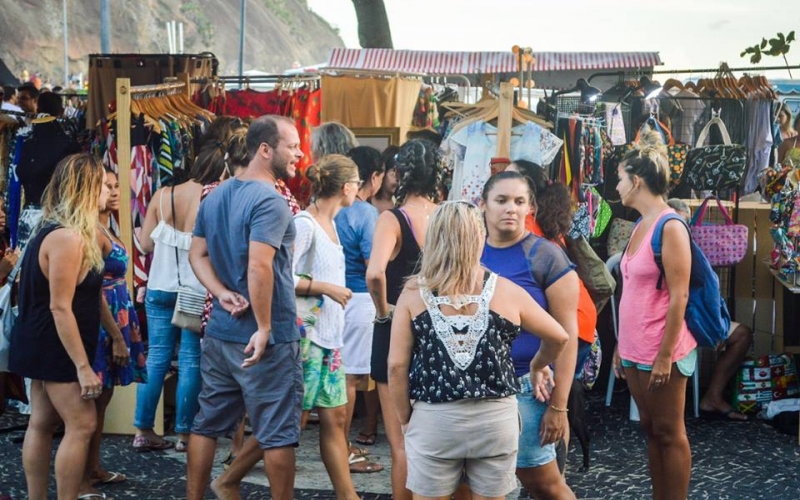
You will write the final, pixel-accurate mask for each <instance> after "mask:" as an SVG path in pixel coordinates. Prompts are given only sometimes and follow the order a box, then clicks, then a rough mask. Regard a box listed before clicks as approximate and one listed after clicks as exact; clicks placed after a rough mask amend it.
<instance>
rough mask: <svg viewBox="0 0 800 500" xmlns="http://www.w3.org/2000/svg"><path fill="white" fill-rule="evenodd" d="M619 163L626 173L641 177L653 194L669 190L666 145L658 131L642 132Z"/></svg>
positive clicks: (664, 192)
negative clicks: (637, 141)
mask: <svg viewBox="0 0 800 500" xmlns="http://www.w3.org/2000/svg"><path fill="white" fill-rule="evenodd" d="M621 164H622V165H623V168H624V170H625V171H626V172H627V173H628V174H630V175H637V176H639V177H641V178H642V180H644V182H645V184H646V185H647V187H648V188H649V189H650V191H651V192H652V193H653V194H661V195H663V194H666V193H667V192H669V159H668V157H667V146H666V145H665V144H664V141H663V140H662V138H661V134H659V133H658V132H656V131H654V130H648V131H647V132H645V133H643V134H642V135H641V137H640V138H639V144H637V145H636V147H635V148H634V149H633V151H631V152H629V153H628V154H626V155H625V156H624V157H623V158H622V163H621Z"/></svg>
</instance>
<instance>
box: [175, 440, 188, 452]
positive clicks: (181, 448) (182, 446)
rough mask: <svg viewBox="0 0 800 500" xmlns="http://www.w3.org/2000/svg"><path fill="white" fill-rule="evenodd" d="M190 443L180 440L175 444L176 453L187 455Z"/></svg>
mask: <svg viewBox="0 0 800 500" xmlns="http://www.w3.org/2000/svg"><path fill="white" fill-rule="evenodd" d="M188 446H189V443H187V442H186V441H183V440H182V439H179V440H178V442H177V443H175V451H177V452H178V453H186V449H187V448H188Z"/></svg>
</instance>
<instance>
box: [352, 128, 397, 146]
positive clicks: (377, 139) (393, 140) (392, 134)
mask: <svg viewBox="0 0 800 500" xmlns="http://www.w3.org/2000/svg"><path fill="white" fill-rule="evenodd" d="M350 130H351V131H352V132H353V134H355V136H356V139H358V144H359V145H361V146H372V147H373V148H375V149H377V150H378V151H383V150H384V149H386V148H387V147H389V146H399V145H400V127H355V128H350Z"/></svg>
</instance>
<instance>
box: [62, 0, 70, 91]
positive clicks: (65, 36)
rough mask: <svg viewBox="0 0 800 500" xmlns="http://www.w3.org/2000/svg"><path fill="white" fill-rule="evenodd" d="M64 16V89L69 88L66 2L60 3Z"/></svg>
mask: <svg viewBox="0 0 800 500" xmlns="http://www.w3.org/2000/svg"><path fill="white" fill-rule="evenodd" d="M61 6H62V10H63V14H64V89H65V90H66V89H68V88H69V50H68V48H69V44H68V43H67V0H62V1H61Z"/></svg>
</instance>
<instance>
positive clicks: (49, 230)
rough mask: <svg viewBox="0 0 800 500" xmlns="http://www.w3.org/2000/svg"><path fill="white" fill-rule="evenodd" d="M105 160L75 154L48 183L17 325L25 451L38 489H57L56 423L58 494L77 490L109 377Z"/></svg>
mask: <svg viewBox="0 0 800 500" xmlns="http://www.w3.org/2000/svg"><path fill="white" fill-rule="evenodd" d="M104 180H105V171H104V170H103V165H102V164H101V163H100V160H98V159H96V158H95V157H93V156H90V155H83V154H79V155H72V156H68V157H67V158H65V159H64V160H62V161H61V162H60V163H59V164H58V166H57V167H56V171H55V173H54V174H53V177H52V179H51V180H50V183H49V184H48V185H47V188H46V189H45V192H44V195H43V198H42V204H43V207H42V209H43V226H42V228H41V230H40V231H39V232H38V234H36V235H35V236H34V237H33V238H32V239H31V241H30V243H29V245H28V246H27V249H26V251H25V257H24V261H23V264H22V273H21V278H20V288H19V318H18V319H17V322H16V324H15V325H14V329H13V330H12V332H11V351H10V368H11V371H12V372H15V373H18V374H19V375H22V376H25V377H28V378H30V379H32V384H31V407H32V413H31V418H30V422H29V423H28V431H27V432H26V433H25V444H24V445H23V448H22V458H23V463H24V466H25V477H26V479H27V482H28V497H29V498H35V499H42V498H46V497H47V483H48V472H47V471H48V470H49V467H50V450H51V447H52V440H53V431H54V429H55V423H56V422H58V421H60V420H63V421H64V423H65V427H66V432H65V434H64V439H63V440H62V441H61V445H60V446H59V448H58V452H57V453H56V487H57V489H58V498H77V497H78V489H79V486H80V482H81V479H82V478H83V473H84V467H85V465H86V457H87V453H88V446H89V440H90V438H91V437H92V434H93V433H94V429H95V424H96V418H97V412H96V409H95V403H94V398H96V397H98V396H99V395H100V393H101V391H102V383H101V381H100V379H99V378H98V376H97V374H95V372H94V370H93V369H92V364H91V363H90V362H89V359H91V357H93V355H94V353H95V350H96V344H97V338H98V332H99V331H100V288H101V285H102V283H103V275H102V271H103V256H102V254H101V252H100V247H99V245H98V244H97V240H96V236H95V231H96V227H97V220H98V214H99V211H100V208H101V207H103V208H105V205H106V200H107V199H108V194H109V190H108V188H107V187H106V186H105V183H104Z"/></svg>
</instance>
